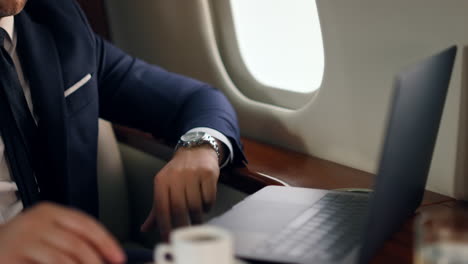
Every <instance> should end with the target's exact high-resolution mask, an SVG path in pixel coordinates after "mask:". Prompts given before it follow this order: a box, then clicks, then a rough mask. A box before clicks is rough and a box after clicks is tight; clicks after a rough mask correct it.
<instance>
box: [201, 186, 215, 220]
mask: <svg viewBox="0 0 468 264" xmlns="http://www.w3.org/2000/svg"><path fill="white" fill-rule="evenodd" d="M216 184H217V183H216V181H212V180H210V179H207V180H204V181H202V182H201V184H200V189H201V193H202V199H203V209H204V211H205V212H208V211H210V210H211V207H213V204H214V202H215V200H216V189H217V186H216Z"/></svg>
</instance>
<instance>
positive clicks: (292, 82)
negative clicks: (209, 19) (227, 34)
mask: <svg viewBox="0 0 468 264" xmlns="http://www.w3.org/2000/svg"><path fill="white" fill-rule="evenodd" d="M230 3H231V9H232V15H233V20H234V28H235V33H236V36H237V40H238V45H239V49H240V53H241V56H242V58H243V60H244V62H245V64H246V66H247V69H248V70H249V71H250V72H251V74H252V75H253V76H254V77H255V79H256V80H257V81H258V82H260V83H262V84H264V85H266V86H269V87H274V88H277V89H282V90H287V91H293V92H298V93H310V92H312V91H314V90H316V89H318V88H319V87H320V84H321V82H322V78H323V73H324V51H323V42H322V33H321V29H320V22H319V18H318V12H317V6H316V4H315V0H255V1H253V0H231V1H230Z"/></svg>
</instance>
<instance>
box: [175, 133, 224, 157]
mask: <svg viewBox="0 0 468 264" xmlns="http://www.w3.org/2000/svg"><path fill="white" fill-rule="evenodd" d="M205 144H206V145H209V146H211V148H213V150H214V151H215V152H216V155H217V156H218V161H219V159H220V157H219V155H220V154H219V146H218V143H217V142H216V139H215V138H214V137H213V136H211V135H210V134H208V133H205V132H189V133H187V134H185V135H182V136H181V137H180V139H179V142H177V145H176V147H175V150H174V152H175V151H177V150H178V149H179V148H194V147H198V146H201V145H205Z"/></svg>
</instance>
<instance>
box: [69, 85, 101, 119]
mask: <svg viewBox="0 0 468 264" xmlns="http://www.w3.org/2000/svg"><path fill="white" fill-rule="evenodd" d="M74 88H76V87H74ZM95 88H96V84H95V82H94V79H90V80H89V81H87V82H86V83H84V84H83V85H82V86H80V87H78V88H77V89H73V92H71V93H69V94H67V96H66V97H65V104H66V107H67V112H68V116H71V115H74V114H76V113H77V112H78V111H80V110H81V109H83V108H84V107H86V106H87V105H88V104H89V103H90V102H92V101H93V100H94V99H96V97H97V91H96V89H95ZM69 89H70V88H69ZM67 91H68V90H67Z"/></svg>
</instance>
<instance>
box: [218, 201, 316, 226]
mask: <svg viewBox="0 0 468 264" xmlns="http://www.w3.org/2000/svg"><path fill="white" fill-rule="evenodd" d="M306 208H307V205H304V204H293V203H278V202H275V203H273V202H272V203H268V202H266V201H255V200H250V201H249V202H248V203H240V204H239V205H237V206H236V207H235V208H233V210H231V211H229V212H227V213H225V214H224V215H222V216H221V217H218V218H215V219H213V220H212V221H210V223H211V224H214V225H219V226H222V227H224V228H227V229H229V230H231V231H247V232H248V231H252V232H268V233H269V232H272V231H275V230H278V229H280V228H282V227H284V226H285V225H287V224H288V223H289V222H291V220H292V219H294V218H295V217H296V216H298V215H299V214H300V213H302V212H303V211H304V210H305V209H306Z"/></svg>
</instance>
